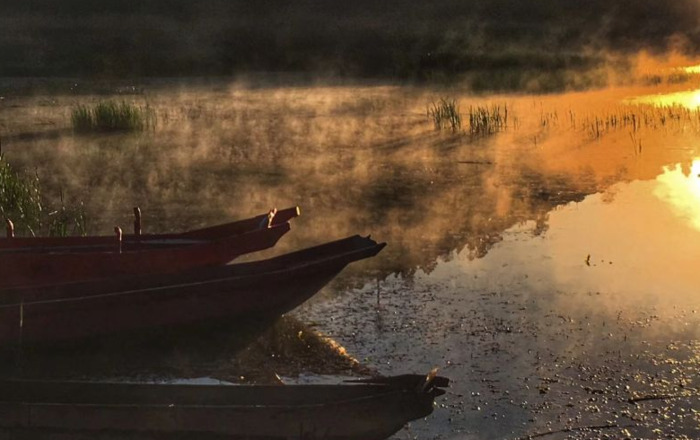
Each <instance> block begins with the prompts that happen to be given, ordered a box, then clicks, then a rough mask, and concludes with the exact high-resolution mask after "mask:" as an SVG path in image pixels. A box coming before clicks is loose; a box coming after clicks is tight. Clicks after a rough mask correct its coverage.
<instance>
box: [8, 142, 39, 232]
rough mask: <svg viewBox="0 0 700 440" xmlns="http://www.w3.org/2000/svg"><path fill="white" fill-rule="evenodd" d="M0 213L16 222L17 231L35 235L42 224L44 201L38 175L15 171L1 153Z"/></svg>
mask: <svg viewBox="0 0 700 440" xmlns="http://www.w3.org/2000/svg"><path fill="white" fill-rule="evenodd" d="M0 215H2V217H4V218H5V219H10V220H12V221H13V222H14V224H15V231H16V232H17V233H18V234H20V235H22V234H30V235H34V234H35V231H37V230H38V229H39V228H40V226H41V216H42V202H41V190H40V187H39V178H38V176H31V177H29V176H23V175H20V174H19V173H17V172H15V171H14V170H13V169H12V167H11V166H10V164H9V163H8V162H7V160H5V157H4V155H2V154H0Z"/></svg>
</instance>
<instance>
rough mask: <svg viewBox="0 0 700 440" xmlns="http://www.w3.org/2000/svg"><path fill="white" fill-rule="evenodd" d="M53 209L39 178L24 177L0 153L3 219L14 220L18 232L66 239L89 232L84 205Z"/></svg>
mask: <svg viewBox="0 0 700 440" xmlns="http://www.w3.org/2000/svg"><path fill="white" fill-rule="evenodd" d="M60 202H61V203H60V207H59V208H57V209H52V208H51V207H50V205H49V203H47V202H46V201H45V200H44V197H43V196H42V193H41V185H40V182H39V176H38V175H36V174H35V175H32V176H28V175H23V174H20V173H18V172H16V171H14V170H13V169H12V167H11V166H10V164H9V163H8V162H7V161H6V160H5V157H4V156H3V155H2V154H1V153H0V216H1V217H3V218H4V219H8V220H12V222H13V224H14V226H15V233H16V234H17V235H19V236H22V235H31V236H35V235H43V234H48V235H50V236H66V235H85V234H86V233H87V215H86V213H85V208H84V206H83V204H82V203H79V204H77V205H66V204H65V203H64V200H63V193H61V200H60Z"/></svg>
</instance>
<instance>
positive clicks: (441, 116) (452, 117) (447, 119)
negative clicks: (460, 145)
mask: <svg viewBox="0 0 700 440" xmlns="http://www.w3.org/2000/svg"><path fill="white" fill-rule="evenodd" d="M428 117H429V118H431V119H432V120H433V123H434V124H435V129H436V130H443V129H446V128H449V129H450V130H452V132H453V133H456V132H457V131H459V130H461V129H462V117H461V116H460V114H459V107H458V106H457V102H456V101H455V100H454V99H450V100H448V99H446V98H441V99H440V101H438V102H434V103H433V104H432V105H431V106H429V107H428Z"/></svg>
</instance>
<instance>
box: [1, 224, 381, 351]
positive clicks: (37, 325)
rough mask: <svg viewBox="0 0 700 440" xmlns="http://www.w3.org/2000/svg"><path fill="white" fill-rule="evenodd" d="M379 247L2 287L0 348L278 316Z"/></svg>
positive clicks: (343, 245)
mask: <svg viewBox="0 0 700 440" xmlns="http://www.w3.org/2000/svg"><path fill="white" fill-rule="evenodd" d="M282 226H283V225H280V226H277V227H274V228H280V227H282ZM274 228H272V229H274ZM384 246H385V243H379V244H378V243H377V242H375V241H374V240H372V239H370V238H369V237H360V236H352V237H348V238H345V239H343V240H338V241H334V242H331V243H326V244H323V245H320V246H315V247H311V248H308V249H305V250H301V251H297V252H292V253H289V254H285V255H282V256H278V257H274V258H270V259H267V260H262V261H256V262H251V263H241V264H234V265H229V266H218V267H210V268H203V269H198V270H192V271H186V272H177V273H172V274H158V275H147V276H128V277H118V278H111V279H106V280H95V281H85V282H80V283H66V284H60V285H42V286H27V287H23V288H15V289H3V290H0V344H5V345H7V344H17V343H21V344H27V343H35V342H48V341H55V340H70V339H80V338H85V337H88V336H97V335H107V334H117V333H122V332H128V331H132V332H134V331H139V330H146V329H149V328H161V327H175V326H182V325H191V324H199V323H207V322H215V321H217V320H236V319H243V318H245V319H246V320H250V319H253V318H254V319H260V320H264V319H270V318H274V317H278V316H280V315H282V314H284V313H286V312H288V311H290V310H292V309H293V308H295V307H296V306H298V305H299V304H301V303H302V302H304V301H306V300H307V299H308V298H309V297H311V296H312V295H314V294H315V293H316V292H317V291H318V290H320V289H321V288H322V287H323V286H324V285H326V284H327V283H328V282H329V281H330V280H331V279H333V278H334V277H335V276H336V275H337V274H338V273H339V272H340V271H341V270H342V269H343V268H344V267H345V266H346V265H348V264H349V263H351V262H354V261H357V260H361V259H364V258H368V257H372V256H374V255H376V254H377V253H378V252H379V251H381V250H382V248H384ZM145 253H146V252H142V253H141V254H145Z"/></svg>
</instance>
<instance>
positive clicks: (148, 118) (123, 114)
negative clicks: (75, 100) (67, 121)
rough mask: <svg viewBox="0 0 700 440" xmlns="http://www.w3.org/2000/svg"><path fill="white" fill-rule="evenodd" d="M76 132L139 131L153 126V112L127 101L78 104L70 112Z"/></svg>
mask: <svg viewBox="0 0 700 440" xmlns="http://www.w3.org/2000/svg"><path fill="white" fill-rule="evenodd" d="M71 122H72V123H73V129H74V130H75V131H76V132H82V133H86V132H109V131H141V130H144V129H146V128H149V127H153V126H155V113H154V112H153V110H151V109H150V108H148V107H146V108H141V107H137V106H135V105H133V104H129V103H128V102H125V101H122V102H119V103H117V102H114V101H105V102H100V103H97V104H96V105H94V106H92V107H89V106H86V105H78V106H77V107H75V108H74V109H73V112H72V113H71Z"/></svg>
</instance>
